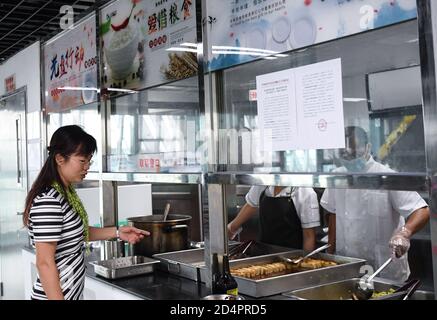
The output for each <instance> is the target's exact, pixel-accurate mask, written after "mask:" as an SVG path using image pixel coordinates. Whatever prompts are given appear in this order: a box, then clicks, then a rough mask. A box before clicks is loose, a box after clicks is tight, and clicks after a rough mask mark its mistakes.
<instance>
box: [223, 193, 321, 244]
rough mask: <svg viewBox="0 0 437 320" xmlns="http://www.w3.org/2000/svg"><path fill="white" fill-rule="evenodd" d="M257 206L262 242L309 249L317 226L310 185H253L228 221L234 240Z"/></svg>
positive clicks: (313, 240)
mask: <svg viewBox="0 0 437 320" xmlns="http://www.w3.org/2000/svg"><path fill="white" fill-rule="evenodd" d="M257 208H258V209H259V229H260V230H259V235H258V238H259V239H258V240H259V241H260V242H263V243H268V244H273V245H278V246H283V247H288V248H295V249H304V250H305V251H312V250H314V249H315V246H316V232H315V227H318V226H319V225H320V216H319V206H318V201H317V194H316V193H315V191H314V190H313V189H312V188H297V187H280V186H268V187H266V186H252V187H251V188H250V190H249V192H248V193H247V194H246V204H245V205H244V206H243V207H242V208H241V210H240V211H239V213H238V214H237V216H236V217H235V219H233V220H232V221H231V222H230V223H229V224H228V236H229V238H230V239H233V238H234V236H235V234H236V233H237V232H238V230H239V229H240V228H241V227H242V225H243V224H244V223H245V222H246V221H248V220H249V219H250V218H251V217H253V216H254V215H255V214H256V212H257Z"/></svg>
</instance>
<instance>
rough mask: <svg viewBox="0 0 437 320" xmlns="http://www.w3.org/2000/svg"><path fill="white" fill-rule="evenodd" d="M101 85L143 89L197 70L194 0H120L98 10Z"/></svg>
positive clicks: (185, 75)
mask: <svg viewBox="0 0 437 320" xmlns="http://www.w3.org/2000/svg"><path fill="white" fill-rule="evenodd" d="M100 31H101V35H102V48H103V59H104V68H103V74H102V78H103V86H104V87H107V88H124V89H142V88H146V87H150V86H155V85H158V84H161V83H165V82H169V81H173V80H178V79H183V78H188V77H191V76H193V75H195V74H196V73H197V55H196V52H197V45H196V8H195V0H119V1H117V2H115V3H113V4H111V5H109V6H107V7H105V8H103V9H102V10H101V30H100Z"/></svg>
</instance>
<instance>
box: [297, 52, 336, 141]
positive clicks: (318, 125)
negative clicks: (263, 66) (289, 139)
mask: <svg viewBox="0 0 437 320" xmlns="http://www.w3.org/2000/svg"><path fill="white" fill-rule="evenodd" d="M294 73H295V79H296V105H297V124H298V129H299V133H300V136H301V137H302V139H300V149H333V148H344V143H345V142H344V115H343V89H342V82H341V78H342V75H341V59H335V60H329V61H326V62H320V63H317V64H313V65H309V66H305V67H300V68H296V69H295V72H294Z"/></svg>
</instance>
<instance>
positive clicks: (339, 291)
mask: <svg viewBox="0 0 437 320" xmlns="http://www.w3.org/2000/svg"><path fill="white" fill-rule="evenodd" d="M359 282H360V278H351V279H346V280H342V281H336V282H330V283H326V284H323V285H316V286H309V287H306V288H302V289H297V290H292V291H290V292H285V293H283V294H282V295H283V296H286V297H290V298H293V299H297V300H351V298H352V293H353V292H354V290H355V287H356V285H357V283H359ZM373 283H374V286H375V292H388V291H389V290H390V289H396V291H395V292H394V293H392V294H387V295H384V296H380V297H377V298H373V299H371V300H401V299H402V298H403V297H404V295H405V291H402V292H398V290H399V289H400V287H399V285H397V284H394V283H393V282H392V281H389V280H384V279H381V278H378V279H375V280H373Z"/></svg>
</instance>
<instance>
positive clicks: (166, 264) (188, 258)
mask: <svg viewBox="0 0 437 320" xmlns="http://www.w3.org/2000/svg"><path fill="white" fill-rule="evenodd" d="M239 244H240V243H232V244H230V245H229V248H230V249H231V248H232V247H234V246H237V245H239ZM288 251H290V248H284V247H280V246H274V245H269V244H265V243H261V242H254V243H253V244H252V245H251V246H250V247H249V248H248V249H247V251H246V252H245V255H247V256H250V257H254V256H260V255H266V254H271V253H279V252H288ZM153 258H155V259H158V260H160V261H161V263H160V264H159V269H161V270H163V271H166V272H169V273H172V274H176V275H178V276H181V277H184V278H188V279H191V280H194V281H197V282H205V279H206V274H207V269H206V267H205V249H203V248H201V249H189V250H180V251H173V252H166V253H158V254H154V255H153ZM231 261H234V260H231Z"/></svg>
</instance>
